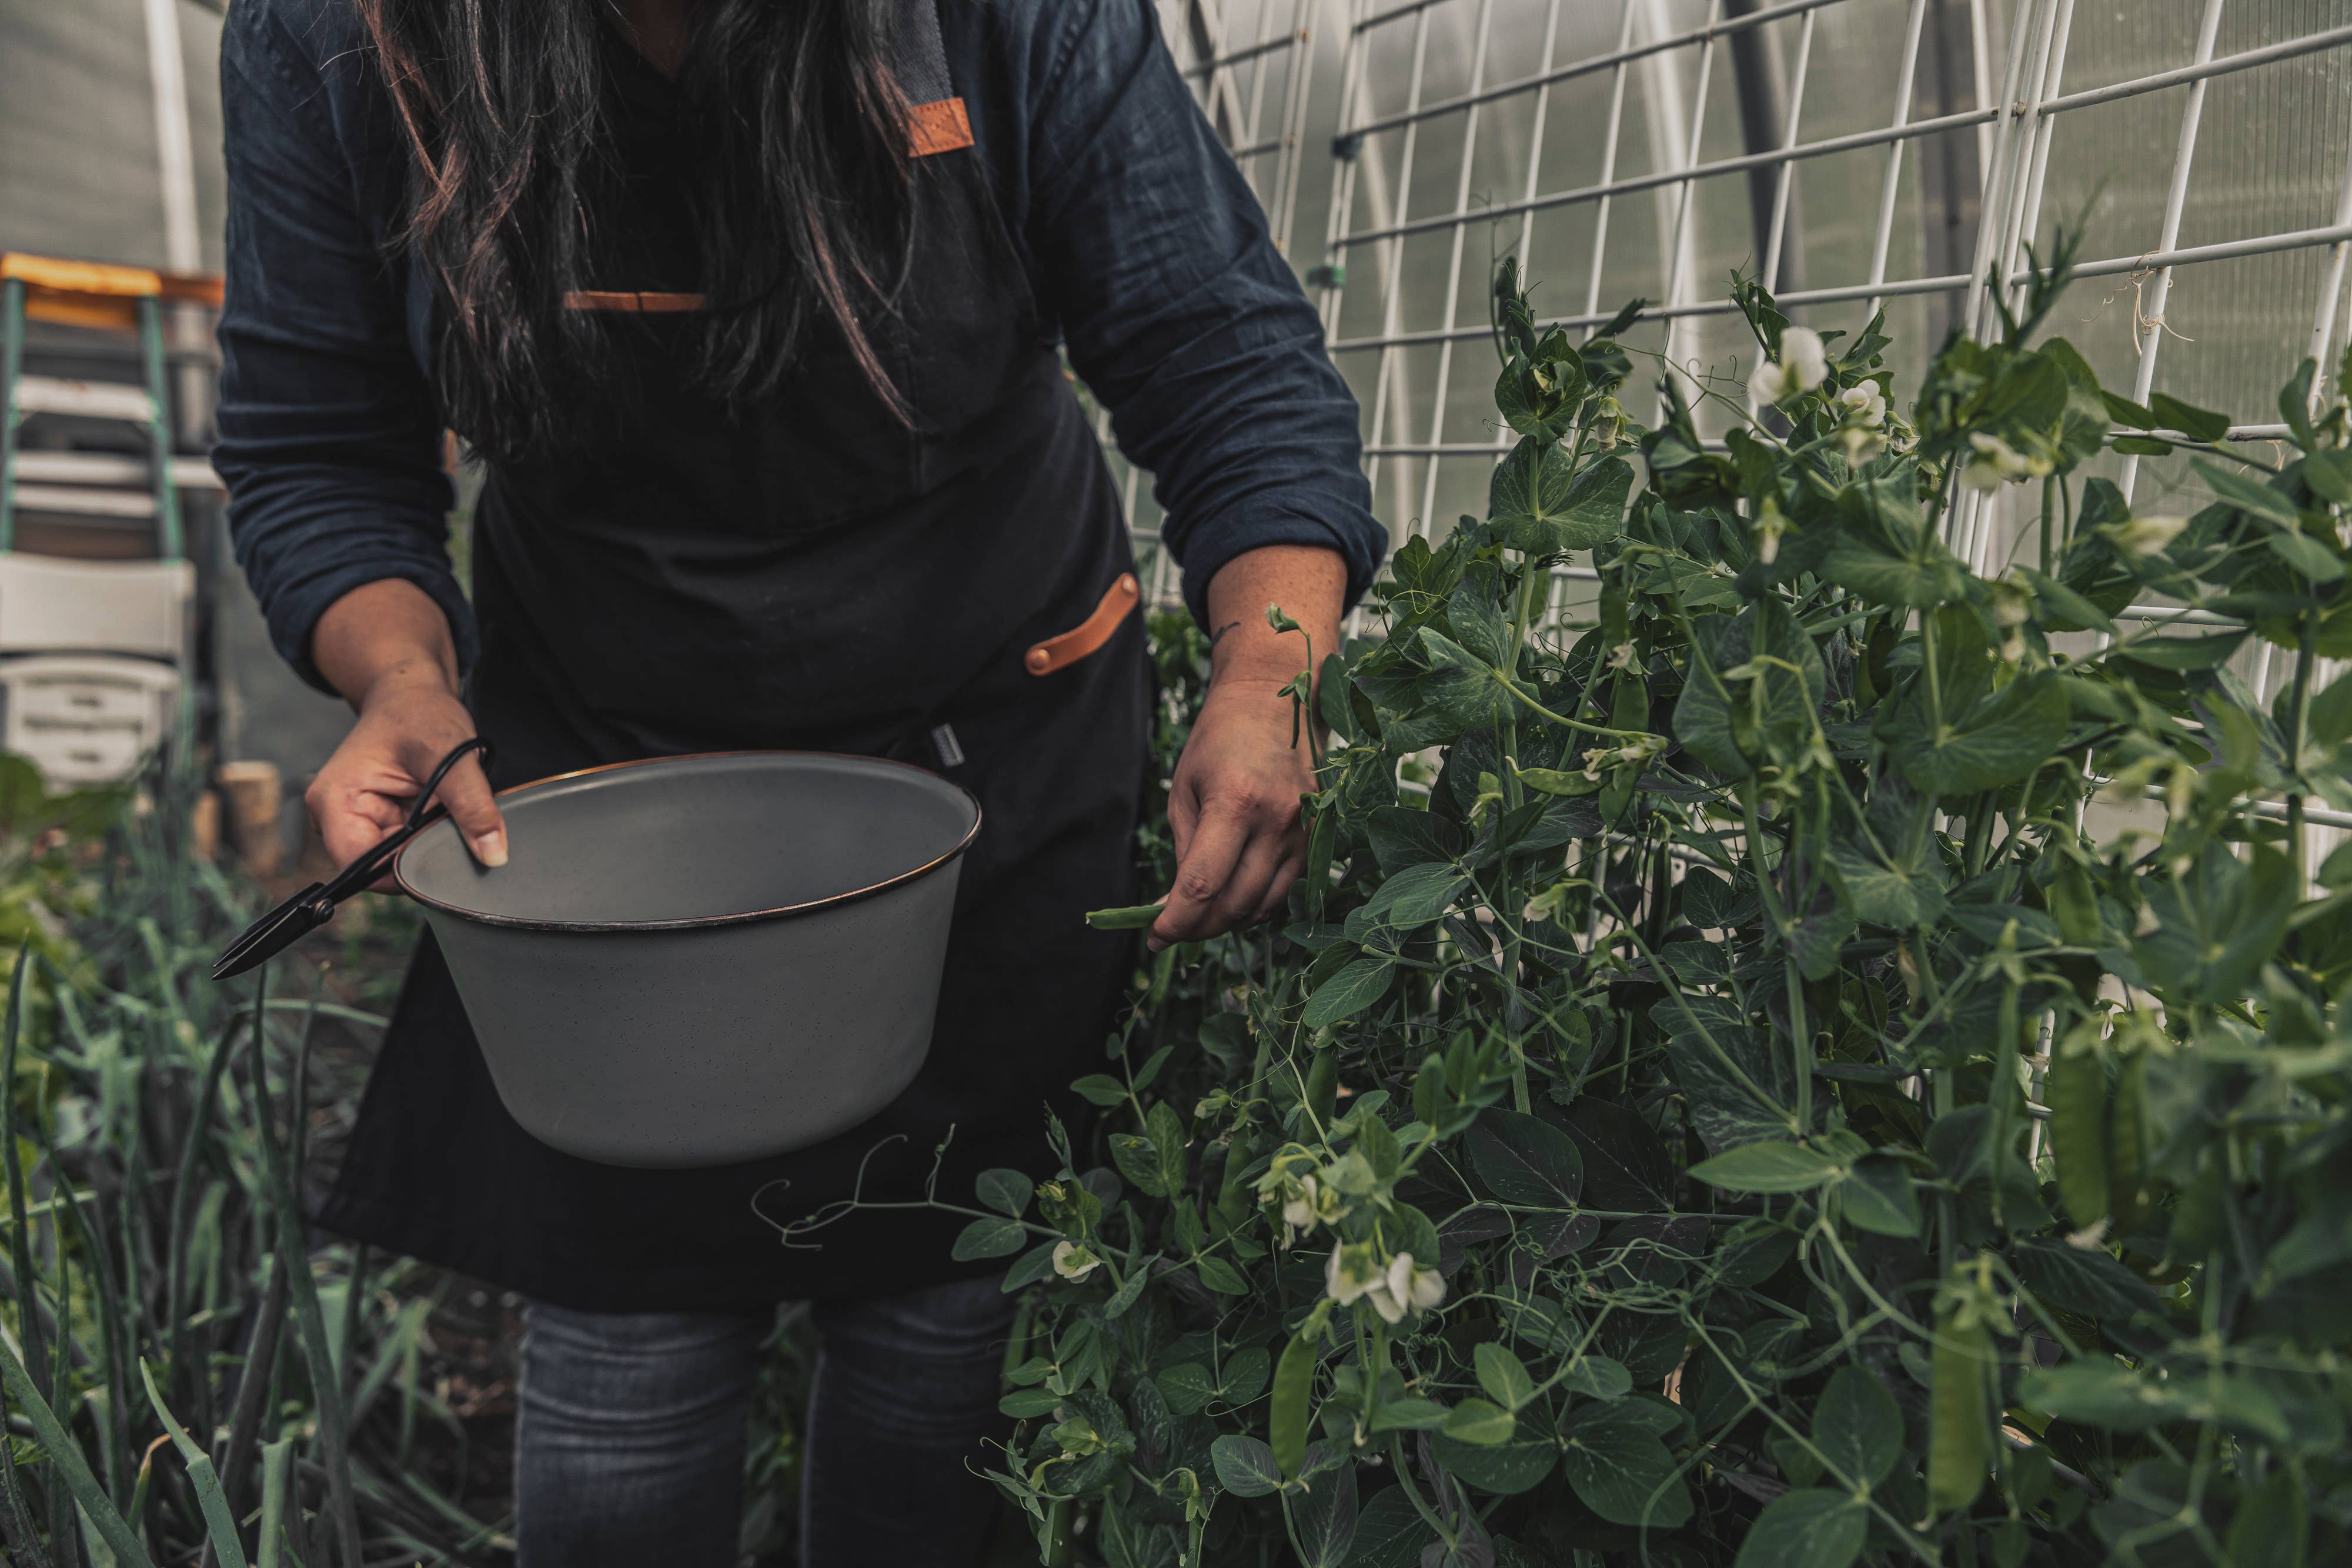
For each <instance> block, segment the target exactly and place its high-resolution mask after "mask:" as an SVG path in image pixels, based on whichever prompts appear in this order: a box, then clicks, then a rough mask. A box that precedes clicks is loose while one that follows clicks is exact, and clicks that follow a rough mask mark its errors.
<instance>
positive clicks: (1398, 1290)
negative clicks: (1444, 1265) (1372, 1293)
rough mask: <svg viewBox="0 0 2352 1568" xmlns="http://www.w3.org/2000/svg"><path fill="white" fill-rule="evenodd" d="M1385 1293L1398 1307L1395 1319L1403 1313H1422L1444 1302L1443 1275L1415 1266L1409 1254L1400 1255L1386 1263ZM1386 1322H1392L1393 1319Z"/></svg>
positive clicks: (1383, 1314) (1384, 1314) (1418, 1265)
mask: <svg viewBox="0 0 2352 1568" xmlns="http://www.w3.org/2000/svg"><path fill="white" fill-rule="evenodd" d="M1388 1294H1389V1296H1390V1299H1391V1300H1392V1301H1395V1303H1396V1305H1397V1308H1398V1313H1397V1315H1398V1317H1402V1316H1403V1315H1404V1314H1405V1313H1406V1312H1427V1311H1429V1309H1430V1308H1432V1307H1433V1306H1435V1305H1437V1303H1438V1302H1440V1301H1444V1299H1445V1276H1444V1275H1443V1274H1440V1273H1439V1272H1438V1271H1437V1270H1434V1269H1424V1268H1423V1267H1422V1266H1421V1265H1420V1264H1418V1263H1415V1262H1414V1261H1413V1260H1412V1253H1410V1252H1400V1253H1398V1254H1397V1255H1396V1256H1395V1257H1393V1258H1391V1259H1390V1260H1389V1277H1388ZM1381 1315H1382V1316H1386V1315H1387V1314H1386V1313H1382V1314H1381ZM1389 1322H1396V1318H1390V1319H1389Z"/></svg>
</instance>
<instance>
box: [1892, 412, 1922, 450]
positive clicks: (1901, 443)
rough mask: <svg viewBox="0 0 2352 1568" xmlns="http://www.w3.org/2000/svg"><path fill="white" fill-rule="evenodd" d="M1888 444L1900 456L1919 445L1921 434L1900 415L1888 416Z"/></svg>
mask: <svg viewBox="0 0 2352 1568" xmlns="http://www.w3.org/2000/svg"><path fill="white" fill-rule="evenodd" d="M1886 444H1888V445H1889V446H1891V447H1893V448H1894V449H1895V452H1896V453H1897V454H1898V455H1900V454H1902V453H1906V452H1908V451H1910V450H1911V449H1912V448H1913V447H1915V446H1916V445H1918V444H1919V433H1918V432H1917V431H1916V430H1914V429H1912V428H1911V424H1910V422H1909V421H1907V420H1906V419H1905V418H1904V417H1903V416H1902V415H1901V414H1899V413H1891V414H1888V415H1887V416H1886Z"/></svg>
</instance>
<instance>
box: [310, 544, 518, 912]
mask: <svg viewBox="0 0 2352 1568" xmlns="http://www.w3.org/2000/svg"><path fill="white" fill-rule="evenodd" d="M311 657H312V658H313V660H314V661H315V662H316V663H317V664H318V666H319V669H320V673H321V674H324V675H325V676H326V677H327V679H328V680H329V681H330V682H331V683H332V684H333V685H334V686H335V688H336V689H337V690H338V691H340V692H341V693H342V694H343V695H344V696H345V697H347V698H349V699H350V701H351V704H352V707H354V708H355V709H357V710H358V713H359V720H358V722H357V723H355V724H353V725H352V732H351V733H350V734H349V735H347V736H345V737H343V743H342V744H341V746H338V747H335V753H334V755H333V756H332V757H330V758H328V759H327V765H326V766H325V767H324V768H320V769H319V774H318V777H317V778H315V779H312V780H311V781H310V789H308V790H307V791H305V792H304V794H303V797H302V800H303V804H304V805H306V806H308V807H309V808H310V821H312V822H314V823H316V824H317V826H318V829H319V837H320V839H321V840H323V841H325V843H326V846H327V853H328V854H329V855H330V856H331V857H332V858H333V859H334V862H335V863H336V864H338V865H345V864H348V863H350V862H352V861H353V860H355V859H357V858H358V857H359V856H360V855H362V854H363V853H365V852H367V851H369V850H371V849H373V848H374V847H375V845H376V843H377V841H380V840H381V839H382V838H383V836H384V834H386V833H388V832H390V831H392V830H393V829H394V828H396V827H398V826H400V824H401V822H402V821H404V819H405V818H406V817H407V815H408V811H409V808H410V807H411V806H412V805H414V804H415V800H416V795H417V792H418V791H419V790H420V789H423V788H424V787H425V779H429V778H431V777H432V774H433V769H434V768H437V767H439V766H440V763H441V759H442V758H444V757H446V756H448V755H449V753H450V752H451V751H452V750H453V749H455V748H456V747H457V743H458V742H460V741H463V740H467V739H470V738H471V737H473V735H474V716H473V715H472V714H470V713H468V712H467V711H466V705H465V704H464V703H463V702H461V701H460V700H458V696H457V658H456V654H455V653H454V651H453V650H452V648H451V645H450V640H449V626H448V622H447V621H446V620H445V619H444V618H443V616H442V614H441V611H440V607H439V606H437V605H436V604H435V603H434V602H433V601H432V600H431V599H430V598H428V597H427V596H426V595H425V593H424V592H423V591H421V590H419V589H417V588H415V586H413V585H412V584H409V583H406V582H402V581H397V580H388V581H383V582H372V583H369V584H367V585H366V586H365V587H363V588H358V589H354V590H352V591H351V592H350V593H347V594H345V595H344V596H343V597H342V598H341V599H339V600H337V601H335V602H334V603H333V604H332V605H331V606H329V607H328V610H327V612H326V614H325V615H323V616H321V617H320V620H319V625H318V629H317V630H316V631H315V632H313V633H312V634H311ZM437 794H438V796H439V799H440V801H441V804H442V805H444V806H446V807H447V808H448V810H449V816H450V818H451V820H452V821H455V822H456V824H457V831H458V832H459V833H461V834H463V835H464V836H465V840H466V843H467V847H468V848H470V849H471V850H472V851H473V852H474V858H475V859H476V860H478V861H479V862H482V863H483V864H484V865H486V866H499V865H504V864H506V861H507V826H506V819H505V818H503V817H502V816H500V815H499V808H498V802H497V801H496V800H493V799H491V796H490V781H489V779H488V776H487V775H486V774H484V773H483V771H482V764H481V758H480V757H479V756H478V755H473V756H468V757H467V758H465V759H464V760H462V761H460V762H459V763H458V764H457V767H455V768H451V769H450V770H449V776H448V777H447V778H446V779H443V780H442V781H441V788H440V789H439V790H438V791H437Z"/></svg>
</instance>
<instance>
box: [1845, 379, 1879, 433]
mask: <svg viewBox="0 0 2352 1568" xmlns="http://www.w3.org/2000/svg"><path fill="white" fill-rule="evenodd" d="M1837 401H1838V402H1841V403H1843V405H1844V406H1845V409H1846V414H1845V418H1846V421H1847V423H1854V424H1867V425H1874V426H1875V425H1881V424H1885V423H1886V394H1885V392H1881V391H1879V390H1878V383H1877V382H1856V383H1855V384H1854V385H1853V386H1850V387H1848V388H1846V389H1845V391H1843V392H1840V393H1838V394H1837Z"/></svg>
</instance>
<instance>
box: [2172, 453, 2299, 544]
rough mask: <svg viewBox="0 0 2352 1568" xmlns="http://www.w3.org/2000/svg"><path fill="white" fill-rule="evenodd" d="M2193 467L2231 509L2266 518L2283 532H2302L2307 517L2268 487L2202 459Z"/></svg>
mask: <svg viewBox="0 0 2352 1568" xmlns="http://www.w3.org/2000/svg"><path fill="white" fill-rule="evenodd" d="M2189 466H2190V467H2192V468H2194V469H2196V470H2197V476H2198V477H2199V478H2200V479H2202V480H2204V481H2205V484H2206V486H2207V487H2208V488H2210V490H2211V491H2212V492H2213V494H2214V495H2215V496H2217V497H2220V498H2221V500H2222V501H2224V502H2226V503H2227V504H2228V505H2230V506H2232V507H2236V508H2237V509H2238V510H2240V511H2242V512H2244V513H2247V514H2249V515H2250V516H2252V517H2262V518H2264V519H2266V520H2268V521H2270V522H2273V523H2276V524H2278V525H2279V526H2280V527H2281V528H2298V529H2299V528H2302V527H2303V513H2302V511H2301V510H2300V509H2299V508H2298V507H2296V506H2295V504H2294V502H2293V501H2290V500H2288V499H2287V498H2286V497H2285V496H2284V495H2282V494H2280V493H2279V492H2278V491H2276V490H2273V489H2272V488H2271V487H2270V486H2267V485H2258V484H2256V483H2255V482H2254V481H2253V480H2252V479H2249V478H2247V477H2246V476H2244V475H2242V474H2233V473H2231V471H2230V470H2228V469H2227V468H2224V467H2222V466H2221V465H2219V464H2215V463H2209V462H2207V461H2206V460H2205V459H2204V458H2202V457H2199V458H2194V459H2191V460H2190V463H2189Z"/></svg>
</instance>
